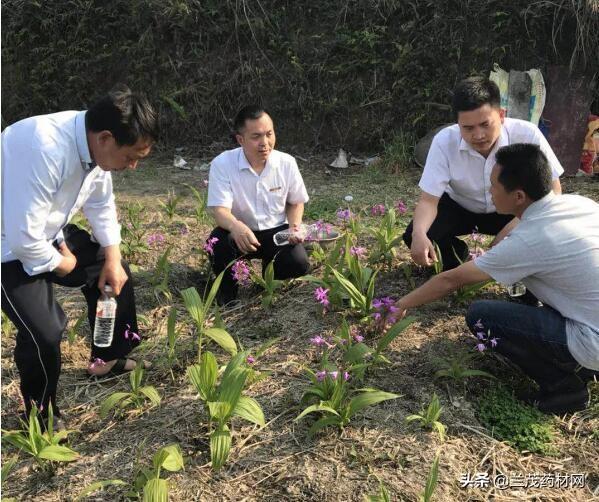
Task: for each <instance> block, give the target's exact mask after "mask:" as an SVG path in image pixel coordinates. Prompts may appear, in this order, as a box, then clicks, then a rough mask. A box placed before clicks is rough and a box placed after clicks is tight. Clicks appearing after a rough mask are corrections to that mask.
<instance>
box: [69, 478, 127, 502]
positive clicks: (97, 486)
mask: <svg viewBox="0 0 599 502" xmlns="http://www.w3.org/2000/svg"><path fill="white" fill-rule="evenodd" d="M126 484H127V483H125V482H124V481H121V480H120V479H105V480H103V481H95V482H94V483H92V484H91V485H89V486H87V487H85V488H84V489H83V490H82V491H81V492H79V494H78V495H77V497H75V502H78V501H79V500H82V499H84V498H85V497H87V496H88V495H90V494H91V493H93V492H95V491H97V490H103V489H104V488H106V487H107V486H118V485H126Z"/></svg>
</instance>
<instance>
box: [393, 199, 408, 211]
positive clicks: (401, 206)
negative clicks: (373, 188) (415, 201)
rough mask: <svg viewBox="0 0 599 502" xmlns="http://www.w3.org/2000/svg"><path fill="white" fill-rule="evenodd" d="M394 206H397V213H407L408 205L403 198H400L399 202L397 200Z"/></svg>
mask: <svg viewBox="0 0 599 502" xmlns="http://www.w3.org/2000/svg"><path fill="white" fill-rule="evenodd" d="M394 207H395V210H396V211H397V214H406V213H407V211H408V207H407V206H406V205H405V204H404V203H403V201H401V200H398V201H397V202H395V206H394Z"/></svg>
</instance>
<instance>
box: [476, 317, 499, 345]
mask: <svg viewBox="0 0 599 502" xmlns="http://www.w3.org/2000/svg"><path fill="white" fill-rule="evenodd" d="M474 327H475V328H476V338H477V339H478V342H477V343H476V350H478V351H479V352H484V351H485V350H487V348H493V349H494V348H495V347H497V342H498V340H499V338H497V337H492V336H491V330H488V331H486V332H485V327H484V326H483V323H482V322H481V320H480V319H479V320H478V321H476V323H475V324H474Z"/></svg>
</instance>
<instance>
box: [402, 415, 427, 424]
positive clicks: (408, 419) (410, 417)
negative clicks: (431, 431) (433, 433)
mask: <svg viewBox="0 0 599 502" xmlns="http://www.w3.org/2000/svg"><path fill="white" fill-rule="evenodd" d="M414 420H419V421H421V422H426V419H425V418H424V417H423V416H422V415H408V416H407V417H406V422H413V421H414Z"/></svg>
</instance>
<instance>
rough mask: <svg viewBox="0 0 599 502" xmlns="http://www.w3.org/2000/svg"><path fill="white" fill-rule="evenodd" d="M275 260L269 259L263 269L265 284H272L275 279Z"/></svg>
mask: <svg viewBox="0 0 599 502" xmlns="http://www.w3.org/2000/svg"><path fill="white" fill-rule="evenodd" d="M274 265H275V261H274V260H271V261H270V262H269V264H268V265H267V266H266V270H265V271H264V280H265V281H266V283H267V284H272V283H273V281H274V280H275V267H274Z"/></svg>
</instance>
